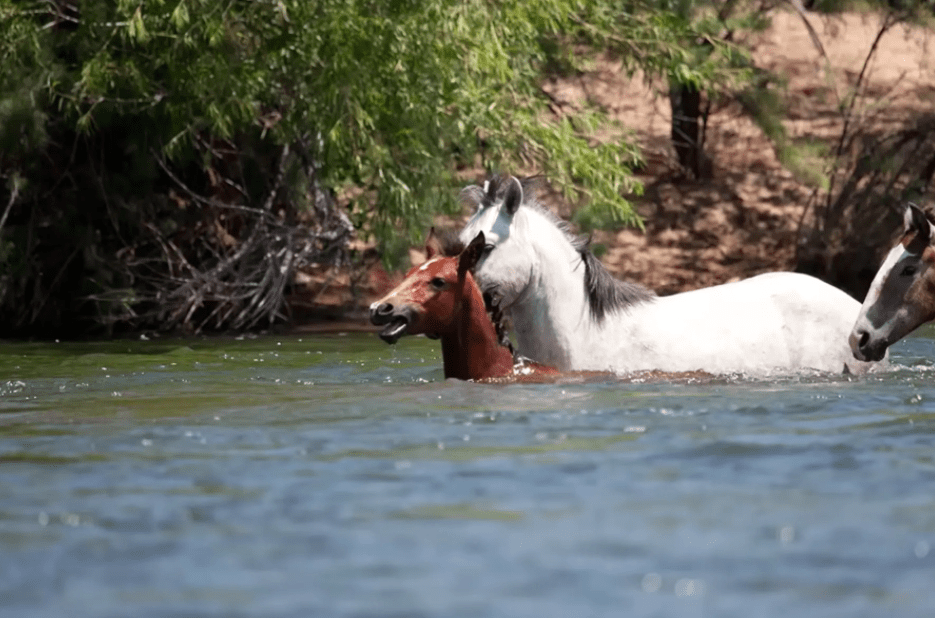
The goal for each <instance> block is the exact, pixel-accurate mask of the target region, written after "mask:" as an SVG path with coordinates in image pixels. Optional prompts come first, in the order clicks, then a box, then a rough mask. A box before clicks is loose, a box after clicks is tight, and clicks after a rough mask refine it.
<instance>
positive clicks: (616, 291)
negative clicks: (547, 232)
mask: <svg viewBox="0 0 935 618" xmlns="http://www.w3.org/2000/svg"><path fill="white" fill-rule="evenodd" d="M509 179H510V177H509V176H506V177H503V176H499V175H496V176H491V177H490V178H489V179H488V180H487V190H486V191H484V189H483V188H482V187H478V186H477V185H471V186H469V187H465V188H464V189H463V190H462V191H461V199H462V201H463V202H465V203H468V204H471V205H472V206H475V207H477V206H481V207H483V208H487V207H488V206H491V205H492V204H493V203H494V202H495V201H496V200H498V199H503V195H504V193H505V190H506V186H507V181H509ZM540 180H541V176H531V177H527V178H520V179H519V181H520V185H521V186H522V187H523V204H522V207H524V208H531V209H532V210H535V211H537V212H538V213H539V214H541V215H542V216H544V217H545V218H546V219H548V220H549V221H551V222H552V224H553V225H554V226H555V227H557V228H558V229H559V230H560V231H561V232H562V234H564V235H565V238H566V239H568V242H570V243H571V245H572V247H574V249H575V251H577V252H578V254H579V255H580V256H581V261H582V263H584V288H585V293H586V294H587V297H588V305H589V307H590V309H591V315H592V316H593V317H594V319H595V320H597V321H598V322H600V321H602V320H603V319H604V317H605V316H606V315H607V314H608V313H611V312H613V311H617V310H624V309H627V308H628V307H632V306H635V305H638V304H640V303H643V302H647V301H651V300H652V299H654V298H656V293H655V292H653V291H652V290H650V289H648V288H645V287H643V286H642V285H639V284H637V283H629V282H627V281H620V280H619V279H615V278H614V277H613V275H611V274H610V272H608V270H607V268H606V267H605V266H604V265H603V264H602V263H601V261H600V260H599V259H597V256H595V255H594V253H592V252H591V239H590V238H589V237H587V236H576V235H575V234H573V233H572V231H571V227H570V226H569V224H568V222H567V221H565V220H563V219H560V218H558V217H557V216H555V215H554V214H552V213H551V212H550V211H549V210H547V209H546V208H545V207H544V206H542V205H541V204H540V203H539V202H538V200H536V198H535V192H536V189H537V188H538V186H539V183H540Z"/></svg>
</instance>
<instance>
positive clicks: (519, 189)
mask: <svg viewBox="0 0 935 618" xmlns="http://www.w3.org/2000/svg"><path fill="white" fill-rule="evenodd" d="M522 203H523V185H522V184H520V182H519V180H518V179H517V178H516V176H510V183H509V186H508V187H507V188H506V195H505V196H504V198H503V207H504V208H506V212H507V214H509V215H510V216H511V217H512V216H513V215H515V214H516V211H517V209H518V208H519V205H520V204H522Z"/></svg>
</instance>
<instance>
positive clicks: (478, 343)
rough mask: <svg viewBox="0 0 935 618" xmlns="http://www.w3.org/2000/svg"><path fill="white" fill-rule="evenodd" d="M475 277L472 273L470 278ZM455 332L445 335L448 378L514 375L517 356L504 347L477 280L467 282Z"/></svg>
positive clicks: (443, 349) (444, 355)
mask: <svg viewBox="0 0 935 618" xmlns="http://www.w3.org/2000/svg"><path fill="white" fill-rule="evenodd" d="M470 276H471V275H470V274H468V275H467V277H470ZM456 311H457V312H458V314H459V316H458V320H457V322H456V328H455V329H454V330H453V332H450V333H447V334H445V335H443V336H442V360H443V363H444V367H445V377H446V378H458V379H461V380H483V379H485V378H495V377H502V376H506V375H510V374H511V373H512V372H513V355H512V354H511V353H510V351H509V350H508V349H506V348H505V347H503V346H502V345H500V342H499V339H498V338H497V331H496V329H495V328H494V325H493V323H492V322H491V321H490V317H489V316H488V315H487V311H486V310H485V308H484V299H483V297H482V296H481V293H480V290H478V288H477V285H476V284H475V283H474V281H473V279H466V280H465V282H464V290H463V294H462V298H461V302H460V306H459V307H458V308H457V309H456Z"/></svg>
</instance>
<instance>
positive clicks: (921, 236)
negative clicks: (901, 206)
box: [903, 202, 932, 248]
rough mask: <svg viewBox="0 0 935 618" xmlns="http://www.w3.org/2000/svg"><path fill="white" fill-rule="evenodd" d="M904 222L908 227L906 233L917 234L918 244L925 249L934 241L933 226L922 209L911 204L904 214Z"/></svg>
mask: <svg viewBox="0 0 935 618" xmlns="http://www.w3.org/2000/svg"><path fill="white" fill-rule="evenodd" d="M903 222H904V224H905V226H906V233H909V232H915V234H916V240H917V241H918V244H920V245H922V248H925V246H926V245H928V244H929V242H930V241H931V239H932V224H931V222H929V220H928V217H926V216H925V212H923V211H922V209H921V208H919V207H918V206H916V205H915V204H913V203H912V202H909V204H908V205H907V206H906V211H905V212H904V213H903Z"/></svg>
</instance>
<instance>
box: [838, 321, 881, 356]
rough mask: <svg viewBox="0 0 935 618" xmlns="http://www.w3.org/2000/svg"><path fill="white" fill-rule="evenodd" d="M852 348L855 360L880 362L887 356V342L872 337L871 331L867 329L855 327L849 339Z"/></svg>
mask: <svg viewBox="0 0 935 618" xmlns="http://www.w3.org/2000/svg"><path fill="white" fill-rule="evenodd" d="M847 342H848V344H850V346H851V352H853V353H854V358H856V359H857V360H860V361H879V360H883V357H884V356H886V348H888V347H889V345H888V344H887V342H886V341H885V340H884V339H882V338H875V337H873V336H871V334H870V331H868V330H867V329H865V328H861V327H855V328H854V330H852V331H851V335H850V337H848V338H847Z"/></svg>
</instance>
